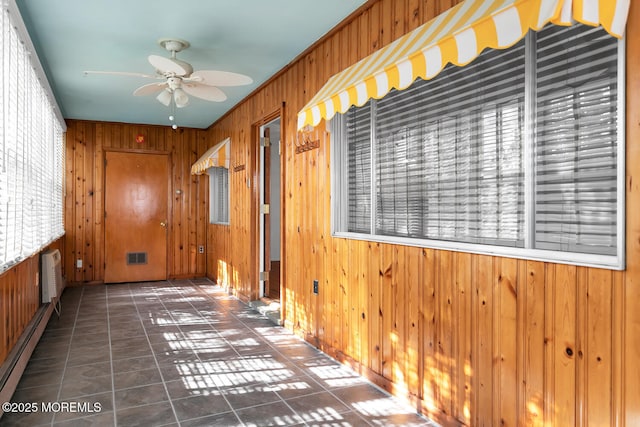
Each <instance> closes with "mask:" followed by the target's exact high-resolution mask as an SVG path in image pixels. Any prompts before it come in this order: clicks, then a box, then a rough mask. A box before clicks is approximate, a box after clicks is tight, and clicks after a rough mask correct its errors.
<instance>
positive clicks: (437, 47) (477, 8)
mask: <svg viewBox="0 0 640 427" xmlns="http://www.w3.org/2000/svg"><path fill="white" fill-rule="evenodd" d="M629 3H630V0H466V1H464V2H462V3H460V4H458V5H457V6H455V7H453V8H451V9H449V10H448V11H447V12H445V13H443V14H441V15H439V16H437V17H436V18H434V19H433V20H431V21H429V22H427V23H426V24H423V25H422V26H420V27H418V28H416V29H415V30H413V31H411V32H410V33H407V34H405V35H404V36H402V37H401V38H399V39H397V40H396V41H394V42H393V43H391V44H389V45H387V46H385V47H383V48H382V49H380V50H378V51H376V52H374V53H373V54H371V55H370V56H368V57H366V58H364V59H362V60H361V61H359V62H357V63H356V64H354V65H352V66H351V67H349V68H347V69H345V70H343V71H341V72H340V73H338V74H336V75H334V76H333V77H331V78H330V79H329V81H328V82H327V83H326V84H325V85H324V86H323V87H322V89H320V91H319V92H318V93H317V94H316V95H315V96H314V97H313V99H312V100H311V101H310V102H309V103H308V104H307V105H306V106H305V107H304V108H303V109H302V110H301V111H300V112H299V113H298V130H301V129H303V128H304V127H306V126H308V125H311V126H316V125H317V124H318V123H320V120H322V119H327V120H328V119H331V118H332V117H333V115H334V114H335V113H344V112H346V111H347V110H348V109H349V108H350V107H351V106H352V105H356V106H361V105H363V104H365V103H366V102H367V101H368V100H369V99H370V98H376V99H379V98H382V97H383V96H385V95H386V94H387V93H389V91H390V90H391V89H394V88H395V89H399V90H402V89H405V88H407V87H408V86H410V85H411V83H413V81H414V80H415V79H417V78H418V77H420V78H422V79H425V80H428V79H432V78H434V77H435V76H437V75H438V73H440V71H441V70H442V69H443V68H444V66H445V65H447V64H448V63H452V64H455V65H459V66H462V65H466V64H468V63H469V62H471V61H473V60H474V59H475V58H476V57H477V56H478V55H479V54H480V52H482V50H483V49H485V48H494V49H504V48H507V47H509V46H512V45H513V44H515V43H517V42H518V41H519V40H521V39H522V38H523V37H524V36H525V34H526V33H527V32H528V30H529V29H533V30H539V29H541V28H542V27H544V26H545V25H546V24H547V23H549V22H552V23H554V24H556V25H571V24H573V23H574V22H581V23H584V24H587V25H591V26H600V25H601V26H602V27H603V28H604V29H605V30H606V31H608V32H609V33H610V34H611V35H613V36H615V37H618V38H620V37H622V35H623V33H624V29H625V26H626V21H627V15H628V12H629Z"/></svg>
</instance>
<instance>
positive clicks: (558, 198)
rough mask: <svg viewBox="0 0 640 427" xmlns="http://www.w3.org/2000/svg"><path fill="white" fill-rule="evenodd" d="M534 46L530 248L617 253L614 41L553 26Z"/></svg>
mask: <svg viewBox="0 0 640 427" xmlns="http://www.w3.org/2000/svg"><path fill="white" fill-rule="evenodd" d="M537 46H538V49H537V55H536V62H537V63H538V69H537V85H536V91H537V94H538V96H537V99H536V110H537V111H536V114H537V117H538V120H537V124H538V126H537V133H536V151H535V163H536V185H535V188H536V197H535V231H536V232H535V245H536V247H538V248H544V249H555V250H562V251H571V252H584V253H595V254H602V255H615V253H616V242H617V234H616V229H617V221H616V213H617V193H616V185H617V173H618V172H617V168H616V164H617V151H618V149H617V126H618V123H617V109H616V105H617V103H616V99H617V55H616V52H617V50H616V47H617V41H616V40H615V39H612V38H611V37H608V36H607V35H606V33H603V32H602V31H601V30H598V29H596V28H591V27H576V26H572V27H566V28H563V27H552V28H549V29H548V30H546V31H545V32H543V33H541V34H540V35H539V36H538V41H537Z"/></svg>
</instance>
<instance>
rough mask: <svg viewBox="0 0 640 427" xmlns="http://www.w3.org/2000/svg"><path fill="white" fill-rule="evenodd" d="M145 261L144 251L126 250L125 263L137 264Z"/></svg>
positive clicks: (145, 254)
mask: <svg viewBox="0 0 640 427" xmlns="http://www.w3.org/2000/svg"><path fill="white" fill-rule="evenodd" d="M146 263H147V253H146V252H127V265H137V264H146Z"/></svg>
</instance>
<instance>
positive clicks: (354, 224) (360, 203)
mask: <svg viewBox="0 0 640 427" xmlns="http://www.w3.org/2000/svg"><path fill="white" fill-rule="evenodd" d="M346 132H347V138H348V141H349V144H348V165H349V166H348V171H349V172H348V173H349V176H348V180H349V186H348V193H349V196H348V203H349V209H348V215H349V221H348V224H349V231H352V232H355V233H369V232H370V231H371V170H372V169H371V164H372V162H371V160H372V159H371V103H370V102H368V103H367V104H365V105H364V106H363V107H361V108H358V109H354V110H353V113H352V114H348V115H347V116H346Z"/></svg>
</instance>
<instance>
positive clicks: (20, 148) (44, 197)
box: [0, 9, 64, 272]
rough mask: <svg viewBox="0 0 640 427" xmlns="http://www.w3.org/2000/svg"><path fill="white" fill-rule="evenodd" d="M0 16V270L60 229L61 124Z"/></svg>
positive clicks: (5, 16) (9, 24)
mask: <svg viewBox="0 0 640 427" xmlns="http://www.w3.org/2000/svg"><path fill="white" fill-rule="evenodd" d="M13 18H14V17H13V16H12V15H11V14H10V12H8V11H7V10H4V9H3V10H2V15H1V18H0V30H1V33H0V51H1V56H0V58H1V61H2V63H1V64H0V82H1V85H0V272H2V271H4V270H6V269H7V268H9V267H10V266H11V265H14V264H15V263H17V262H19V261H20V260H22V259H25V258H26V257H28V256H31V255H33V254H35V253H37V252H38V251H39V250H40V249H41V248H43V247H44V246H45V245H47V244H49V243H50V242H52V241H53V240H55V239H57V238H58V237H60V236H61V235H62V234H64V224H63V199H64V188H63V186H64V141H63V133H62V132H63V131H62V127H61V124H60V123H59V121H58V118H57V116H56V114H55V111H54V109H53V107H52V105H51V102H50V100H49V98H48V97H47V95H46V91H45V89H44V88H43V86H42V84H41V82H40V80H39V79H38V77H37V74H36V71H35V70H34V68H33V64H32V63H31V59H30V55H29V54H28V52H27V51H26V49H25V46H24V43H23V41H22V40H21V39H20V36H19V35H18V34H17V32H16V24H15V22H14V21H13Z"/></svg>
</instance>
